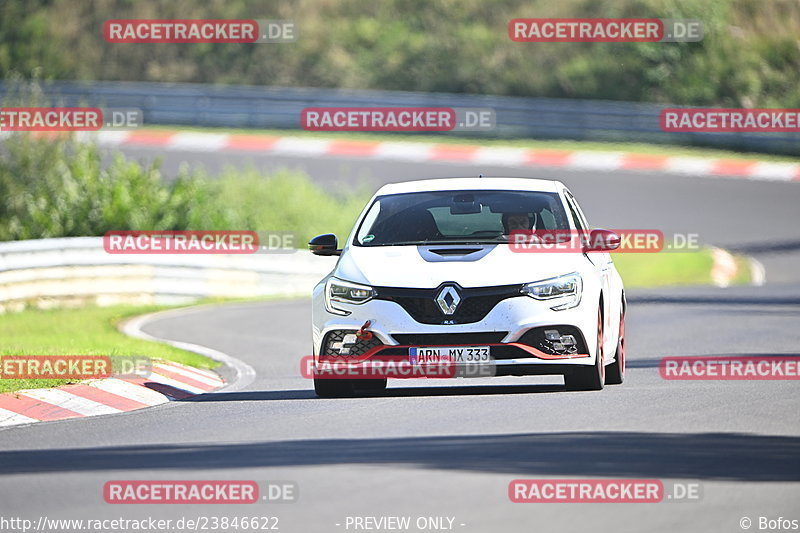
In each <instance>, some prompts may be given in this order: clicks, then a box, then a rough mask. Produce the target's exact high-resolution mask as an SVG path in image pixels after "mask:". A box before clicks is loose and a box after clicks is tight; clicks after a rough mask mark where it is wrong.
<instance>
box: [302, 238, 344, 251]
mask: <svg viewBox="0 0 800 533" xmlns="http://www.w3.org/2000/svg"><path fill="white" fill-rule="evenodd" d="M308 249H309V250H311V253H312V254H314V255H342V251H341V250H339V241H337V240H336V235H334V234H333V233H326V234H324V235H317V236H316V237H314V238H313V239H311V240H310V241H309V242H308Z"/></svg>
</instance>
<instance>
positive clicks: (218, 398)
mask: <svg viewBox="0 0 800 533" xmlns="http://www.w3.org/2000/svg"><path fill="white" fill-rule="evenodd" d="M564 390H565V389H564V386H563V385H465V386H457V387H450V386H448V387H441V386H440V387H392V386H390V387H389V388H387V389H386V390H384V391H377V392H371V391H358V392H356V393H355V395H353V396H352V397H353V398H399V397H422V396H486V395H492V394H544V393H550V392H564ZM318 399H319V398H317V395H316V394H315V393H314V391H313V390H311V389H296V390H274V391H244V392H215V393H210V394H200V395H197V396H190V397H187V398H184V399H181V400H178V401H181V402H242V401H269V400H318Z"/></svg>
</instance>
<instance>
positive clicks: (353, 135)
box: [143, 125, 800, 163]
mask: <svg viewBox="0 0 800 533" xmlns="http://www.w3.org/2000/svg"><path fill="white" fill-rule="evenodd" d="M143 129H146V130H154V131H157V130H161V131H175V130H181V131H205V132H213V133H220V132H221V131H224V133H233V134H251V135H272V136H276V137H286V136H291V137H310V138H316V139H320V138H322V139H336V140H354V141H383V142H418V143H441V144H463V145H480V146H497V147H509V148H529V149H537V150H564V151H573V150H587V151H596V152H631V153H637V154H647V155H663V156H680V157H698V158H720V159H738V160H742V161H772V162H784V163H797V162H800V158H798V157H791V156H782V155H773V154H761V153H753V152H734V151H730V150H718V149H712V148H698V147H692V146H677V145H669V144H648V143H621V142H620V143H613V142H596V141H570V140H542V139H497V138H483V137H472V136H470V137H460V136H458V137H457V136H452V135H425V134H420V135H409V134H400V133H374V132H326V131H305V130H273V129H235V128H234V129H228V128H224V129H222V128H204V127H190V126H164V125H158V126H146V127H145V128H143Z"/></svg>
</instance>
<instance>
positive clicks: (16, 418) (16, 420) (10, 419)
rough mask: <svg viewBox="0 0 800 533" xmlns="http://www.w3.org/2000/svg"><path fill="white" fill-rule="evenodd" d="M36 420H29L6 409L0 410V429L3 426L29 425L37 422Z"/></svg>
mask: <svg viewBox="0 0 800 533" xmlns="http://www.w3.org/2000/svg"><path fill="white" fill-rule="evenodd" d="M38 421H39V420H37V419H36V418H30V417H27V416H25V415H21V414H19V413H15V412H14V411H9V410H8V409H2V408H0V427H5V426H16V425H19V424H31V423H33V422H38Z"/></svg>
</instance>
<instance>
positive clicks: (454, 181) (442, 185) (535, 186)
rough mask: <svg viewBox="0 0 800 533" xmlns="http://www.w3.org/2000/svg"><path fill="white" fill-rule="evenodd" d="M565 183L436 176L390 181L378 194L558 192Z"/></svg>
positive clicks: (530, 179) (527, 179)
mask: <svg viewBox="0 0 800 533" xmlns="http://www.w3.org/2000/svg"><path fill="white" fill-rule="evenodd" d="M562 188H564V184H563V183H561V182H560V181H557V180H540V179H533V178H504V177H477V178H476V177H470V178H434V179H426V180H416V181H403V182H399V183H389V184H386V185H384V186H383V187H381V188H380V189H379V190H378V192H377V193H375V194H376V196H382V195H386V194H403V193H409V192H429V191H460V190H480V189H483V190H507V191H538V192H558V191H560V190H561V189H562Z"/></svg>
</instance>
